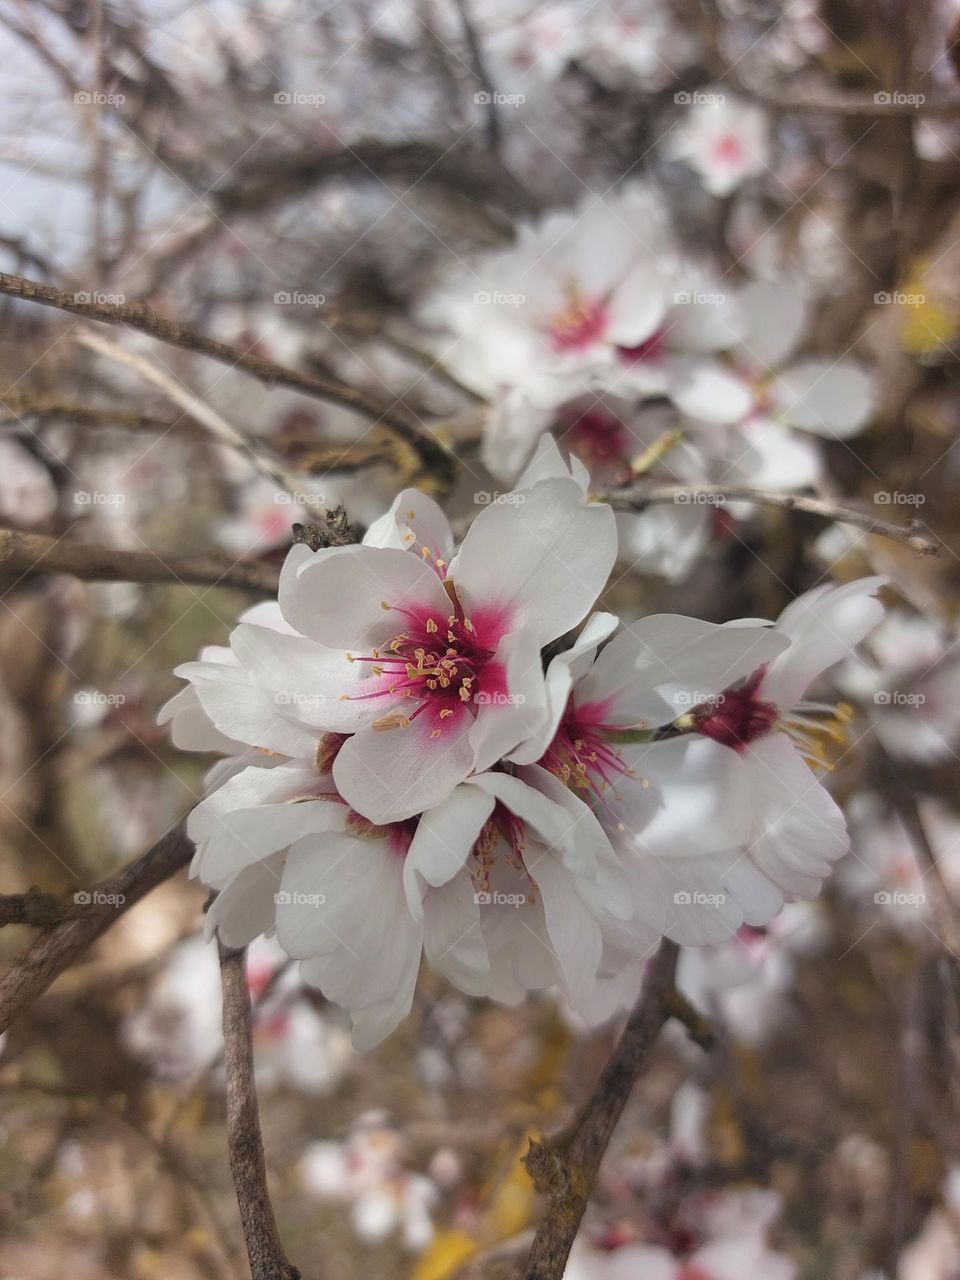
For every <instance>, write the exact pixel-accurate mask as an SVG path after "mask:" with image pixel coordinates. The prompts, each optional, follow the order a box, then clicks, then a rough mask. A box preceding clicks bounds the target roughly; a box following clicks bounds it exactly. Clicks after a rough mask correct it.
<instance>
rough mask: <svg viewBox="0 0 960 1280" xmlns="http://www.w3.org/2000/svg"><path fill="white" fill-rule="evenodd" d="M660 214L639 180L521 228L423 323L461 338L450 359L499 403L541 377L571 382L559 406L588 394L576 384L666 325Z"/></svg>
mask: <svg viewBox="0 0 960 1280" xmlns="http://www.w3.org/2000/svg"><path fill="white" fill-rule="evenodd" d="M660 222H661V211H660V209H659V206H658V204H657V202H656V200H655V199H654V198H653V197H652V195H651V193H650V191H649V190H648V189H647V188H646V187H643V186H641V185H639V184H632V185H630V186H627V187H624V188H623V189H622V190H621V191H619V192H617V193H616V194H615V195H614V196H611V197H609V198H608V199H598V198H595V197H588V198H587V199H586V200H584V201H583V202H582V203H581V204H580V205H579V206H578V207H577V208H576V209H573V210H571V211H569V212H562V213H551V214H548V215H547V216H546V217H544V218H543V219H542V220H541V221H540V222H538V223H535V224H526V225H522V226H521V227H520V228H519V230H518V232H517V238H516V243H515V244H514V246H513V247H512V248H510V249H506V250H504V251H502V252H500V253H496V254H488V255H487V256H486V257H485V258H483V259H482V260H481V261H480V262H479V263H478V264H477V267H476V269H475V270H469V271H467V270H464V271H463V272H462V273H461V275H460V276H459V277H458V278H456V279H454V280H452V281H450V282H449V283H446V284H443V285H441V286H440V287H439V288H438V289H437V290H436V291H435V292H434V293H433V294H432V295H431V296H430V297H428V298H427V299H426V300H425V301H424V303H423V306H422V309H421V314H422V318H423V319H424V321H425V322H427V323H428V324H432V325H434V326H436V327H437V328H438V329H440V330H443V331H448V332H452V333H453V334H454V335H455V337H454V341H453V344H452V345H450V344H447V343H443V342H441V347H440V349H441V350H442V353H443V355H442V358H443V361H444V364H445V365H447V367H448V368H450V369H451V370H452V371H453V372H454V373H456V374H457V375H458V376H459V377H460V378H461V379H462V380H463V381H464V382H465V383H466V384H467V385H468V386H470V387H471V388H472V389H473V390H475V391H476V392H478V393H479V394H481V395H484V396H486V397H487V398H489V399H491V400H495V399H496V398H497V397H498V395H499V394H501V393H502V392H503V391H505V390H507V389H508V388H511V387H516V386H519V385H522V384H524V383H527V382H528V381H530V379H531V378H532V377H535V376H536V375H539V374H545V375H546V374H552V375H555V376H557V377H559V378H568V379H571V381H568V382H566V383H565V384H564V385H565V387H566V394H564V391H563V390H558V391H556V392H555V394H554V400H553V403H554V404H557V403H560V402H561V401H562V400H563V399H567V398H569V396H570V395H571V394H576V391H577V390H579V389H583V386H584V385H585V384H583V383H580V384H579V386H578V385H577V383H576V381H575V380H574V379H575V377H576V375H577V374H578V373H579V371H581V370H585V369H587V368H589V367H591V366H593V365H595V364H597V363H601V364H614V363H615V362H616V361H617V359H618V351H619V349H620V348H622V347H627V348H630V347H636V346H638V345H639V344H641V343H643V342H645V341H646V340H647V339H649V338H650V337H651V335H652V334H654V333H655V332H656V330H657V329H658V327H659V326H660V324H661V322H662V320H663V317H664V314H665V310H666V306H667V297H668V293H667V283H666V282H667V263H666V260H665V257H664V254H663V232H662V230H661V225H660Z"/></svg>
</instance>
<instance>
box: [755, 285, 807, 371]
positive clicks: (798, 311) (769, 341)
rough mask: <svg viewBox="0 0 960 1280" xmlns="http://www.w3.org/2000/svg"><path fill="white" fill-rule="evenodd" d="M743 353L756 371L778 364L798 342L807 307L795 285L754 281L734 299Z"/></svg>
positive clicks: (805, 319)
mask: <svg viewBox="0 0 960 1280" xmlns="http://www.w3.org/2000/svg"><path fill="white" fill-rule="evenodd" d="M738 309H739V311H740V314H741V318H742V321H743V324H744V326H745V333H744V337H743V354H744V356H745V357H746V359H747V360H749V361H750V362H751V363H752V364H753V365H754V367H755V368H757V369H758V371H760V372H768V371H769V370H771V369H773V368H776V366H777V365H779V364H781V363H782V362H783V361H784V360H785V359H786V358H787V356H788V355H789V354H790V352H791V351H792V350H793V349H794V347H795V346H796V345H797V343H798V342H799V341H800V336H801V334H802V333H803V330H804V328H805V327H806V323H807V315H808V306H807V302H806V299H805V298H804V295H803V291H802V289H801V288H800V287H799V284H798V282H796V281H793V280H790V279H785V280H778V281H776V282H775V283H774V282H771V281H768V280H754V281H752V282H751V283H750V284H748V285H747V286H746V287H745V288H744V289H742V290H741V292H740V295H739V298H738Z"/></svg>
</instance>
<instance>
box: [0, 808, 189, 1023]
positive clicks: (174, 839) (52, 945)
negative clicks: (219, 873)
mask: <svg viewBox="0 0 960 1280" xmlns="http://www.w3.org/2000/svg"><path fill="white" fill-rule="evenodd" d="M192 854H193V845H192V844H191V842H190V841H189V840H188V838H187V834H186V831H185V830H184V826H183V824H182V823H178V824H177V826H175V827H174V828H172V830H170V831H168V832H167V834H166V835H164V836H161V838H160V839H159V840H158V841H157V842H156V844H154V845H151V847H150V848H149V849H148V850H147V851H146V852H145V853H142V854H141V855H140V857H139V858H137V859H136V860H135V861H133V862H131V863H130V864H129V865H128V866H126V867H124V869H123V870H122V871H120V872H118V873H117V874H116V875H114V876H110V877H108V878H107V879H106V880H102V881H100V883H99V884H98V885H96V886H95V887H94V888H93V889H91V890H90V891H89V892H87V893H86V894H84V895H82V896H84V897H86V899H87V901H86V902H85V903H84V904H83V905H84V906H85V907H86V910H85V911H84V913H83V914H82V915H78V916H77V918H76V919H74V920H66V921H64V922H63V923H62V924H59V925H57V926H56V928H54V929H51V930H50V931H49V932H47V933H43V934H41V936H40V937H39V938H37V940H36V941H35V942H34V943H33V945H32V946H31V947H30V948H29V949H28V950H27V951H25V952H24V953H23V954H22V955H21V956H20V957H19V958H18V959H17V960H15V961H14V963H13V966H12V968H10V969H9V970H8V972H7V973H6V974H5V975H4V977H3V979H2V980H0V1031H6V1029H7V1027H9V1026H10V1023H11V1022H12V1021H13V1020H14V1018H16V1017H17V1015H18V1014H19V1013H21V1012H22V1011H23V1009H25V1008H26V1006H27V1005H28V1004H30V1003H32V1001H34V1000H36V999H38V998H39V997H40V996H42V995H43V993H44V992H45V991H46V990H47V988H48V987H50V986H51V985H52V984H53V982H55V981H56V979H57V978H58V977H59V976H60V974H61V973H63V971H64V970H65V969H67V968H68V967H69V966H70V965H71V964H73V962H74V961H75V960H76V959H77V957H78V956H80V955H81V954H82V953H83V952H84V951H86V950H87V948H88V947H90V946H92V945H93V943H94V942H96V940H97V939H98V938H99V937H100V935H101V934H103V933H106V931H107V930H108V929H109V928H110V926H111V925H112V924H115V923H116V921H117V920H119V919H120V917H121V916H122V915H123V914H124V912H126V911H129V910H130V908H131V907H132V906H134V905H135V904H136V903H137V902H139V901H140V899H141V898H142V897H144V895H145V894H147V893H149V892H150V890H151V889H155V888H156V886H157V885H158V884H161V883H162V882H163V881H164V880H168V879H169V878H170V876H172V875H174V874H175V873H176V872H177V871H179V870H180V869H181V868H182V867H185V866H186V865H187V863H188V862H189V861H190V858H191V855H192ZM79 896H80V895H78V897H79Z"/></svg>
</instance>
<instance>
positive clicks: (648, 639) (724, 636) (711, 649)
mask: <svg viewBox="0 0 960 1280" xmlns="http://www.w3.org/2000/svg"><path fill="white" fill-rule="evenodd" d="M788 643H789V642H788V641H787V640H786V639H785V638H784V637H783V636H780V635H778V634H777V633H776V632H775V631H773V630H771V629H770V628H766V627H725V626H718V625H716V624H715V623H711V622H702V621H701V620H700V619H699V618H686V617H683V616H682V615H680V614H671V613H663V614H651V615H649V616H648V617H646V618H640V619H639V620H638V621H637V622H634V623H630V624H628V625H627V626H625V628H624V630H623V631H621V632H620V634H619V635H618V636H615V637H614V639H613V640H611V641H610V643H609V644H608V645H607V646H606V648H605V649H603V650H601V652H600V654H599V656H598V658H597V660H596V662H595V663H594V665H593V668H592V670H590V671H589V672H588V673H587V675H585V676H584V677H583V679H582V680H581V681H580V682H579V683H578V685H577V687H576V689H575V691H574V697H575V698H576V701H577V703H578V705H583V704H585V703H599V704H605V705H604V711H603V715H604V719H605V720H606V722H607V723H608V724H618V725H623V726H625V727H626V726H636V727H644V726H645V727H650V728H654V727H657V726H659V725H663V724H667V723H669V722H670V721H671V720H675V719H676V718H677V717H678V716H680V715H684V714H686V713H687V712H689V711H692V710H694V708H695V707H696V706H698V705H699V704H700V702H702V701H703V700H704V699H706V698H708V697H710V696H711V695H713V694H716V693H720V692H722V691H723V690H724V689H725V688H727V687H728V686H729V685H731V684H733V683H735V682H736V681H737V680H739V679H741V678H742V677H743V676H746V675H749V674H750V673H751V672H752V671H755V670H756V669H757V667H759V666H761V665H762V664H763V663H765V662H769V661H770V660H771V659H772V658H775V657H776V655H777V654H778V653H781V652H782V651H783V650H784V649H785V648H786V647H787V644H788Z"/></svg>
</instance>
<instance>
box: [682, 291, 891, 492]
mask: <svg viewBox="0 0 960 1280" xmlns="http://www.w3.org/2000/svg"><path fill="white" fill-rule="evenodd" d="M809 319H810V310H809V305H808V303H807V300H806V299H805V297H804V295H803V292H802V289H801V288H800V287H799V285H798V284H797V282H795V281H792V280H789V279H784V280H780V281H778V282H776V283H771V282H767V281H759V280H758V281H754V282H752V283H751V284H749V285H747V286H746V288H744V289H743V290H742V291H741V292H740V294H739V296H738V297H737V300H736V305H735V308H734V311H733V312H732V313H731V318H730V327H731V329H732V330H733V331H734V332H735V335H736V340H735V341H734V342H733V343H732V344H731V346H730V351H729V365H728V367H726V368H722V369H721V368H719V366H717V367H715V368H714V370H713V380H712V384H711V388H710V395H711V406H710V410H709V412H704V411H703V410H702V409H698V408H697V407H696V405H695V404H694V405H691V406H690V407H688V409H687V410H686V411H685V412H686V416H687V417H688V418H689V420H690V426H691V430H692V432H693V434H694V438H695V439H696V440H697V441H698V443H699V444H700V445H701V447H702V448H703V449H704V451H705V452H706V453H707V455H708V456H709V457H711V458H714V459H716V462H717V465H719V466H722V467H723V473H722V476H721V477H719V478H721V479H722V480H724V481H726V482H727V483H731V482H737V481H742V482H744V483H751V484H757V485H764V486H767V487H773V488H786V487H791V488H797V487H802V486H803V485H807V484H812V483H814V482H815V481H816V479H817V478H818V476H819V474H820V469H821V462H820V455H819V453H818V451H817V450H816V449H815V448H814V446H813V444H812V443H811V442H809V441H806V440H804V439H803V437H801V436H795V435H792V434H791V433H790V432H787V431H785V430H784V428H785V427H791V428H794V429H796V430H798V431H801V432H806V433H810V434H813V435H819V436H824V437H826V438H827V439H831V440H845V439H847V438H848V437H850V436H853V435H856V434H857V432H859V431H862V430H863V428H864V426H865V425H866V424H867V422H868V421H869V418H870V415H871V414H872V412H873V408H874V404H873V398H874V389H873V380H872V378H871V376H870V374H869V373H868V372H867V371H866V370H865V369H863V368H861V367H860V366H859V365H858V364H856V363H855V362H854V361H852V360H849V359H846V358H843V357H842V358H841V359H839V360H831V359H822V358H815V357H804V358H800V359H794V360H790V359H789V358H790V355H791V353H792V352H793V351H794V350H795V348H796V346H797V345H798V343H799V342H800V339H801V337H802V335H803V333H804V330H805V329H806V327H807V324H808V321H809ZM788 361H789V363H787V362H788ZM724 425H726V426H728V427H730V428H735V430H730V431H729V432H728V433H719V434H718V432H717V427H718V426H724Z"/></svg>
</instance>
